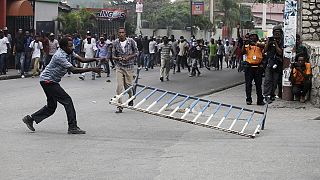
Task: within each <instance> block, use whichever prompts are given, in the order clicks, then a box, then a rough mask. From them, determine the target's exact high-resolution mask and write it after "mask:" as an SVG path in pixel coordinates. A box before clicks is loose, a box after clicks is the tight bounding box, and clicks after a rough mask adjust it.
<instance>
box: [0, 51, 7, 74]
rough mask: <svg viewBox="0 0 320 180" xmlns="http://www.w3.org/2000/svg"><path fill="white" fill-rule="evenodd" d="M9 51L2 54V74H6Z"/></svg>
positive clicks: (0, 56) (0, 57)
mask: <svg viewBox="0 0 320 180" xmlns="http://www.w3.org/2000/svg"><path fill="white" fill-rule="evenodd" d="M6 58H7V53H3V54H0V74H6V60H7V59H6Z"/></svg>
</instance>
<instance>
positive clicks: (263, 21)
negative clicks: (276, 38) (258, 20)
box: [262, 2, 267, 31]
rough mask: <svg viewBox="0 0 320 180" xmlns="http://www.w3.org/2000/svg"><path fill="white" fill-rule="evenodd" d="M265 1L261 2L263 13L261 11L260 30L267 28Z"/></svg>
mask: <svg viewBox="0 0 320 180" xmlns="http://www.w3.org/2000/svg"><path fill="white" fill-rule="evenodd" d="M266 3H267V2H265V3H263V5H262V6H263V8H262V9H263V11H262V12H263V13H262V31H266V30H267V4H266Z"/></svg>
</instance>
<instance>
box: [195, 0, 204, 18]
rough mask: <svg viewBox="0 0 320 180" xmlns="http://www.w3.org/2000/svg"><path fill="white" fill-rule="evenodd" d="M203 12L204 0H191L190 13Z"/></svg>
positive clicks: (198, 13)
mask: <svg viewBox="0 0 320 180" xmlns="http://www.w3.org/2000/svg"><path fill="white" fill-rule="evenodd" d="M203 14H204V2H203V1H193V2H192V15H203Z"/></svg>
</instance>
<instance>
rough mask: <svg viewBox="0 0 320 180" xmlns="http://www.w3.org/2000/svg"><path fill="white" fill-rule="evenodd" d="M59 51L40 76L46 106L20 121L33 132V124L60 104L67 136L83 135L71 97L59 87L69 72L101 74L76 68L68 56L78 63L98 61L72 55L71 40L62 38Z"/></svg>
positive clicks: (94, 69)
mask: <svg viewBox="0 0 320 180" xmlns="http://www.w3.org/2000/svg"><path fill="white" fill-rule="evenodd" d="M59 45H60V49H58V51H57V52H56V53H55V54H54V55H53V57H52V59H51V62H50V64H49V65H48V66H46V68H45V70H44V71H43V72H42V73H41V75H40V85H41V87H42V89H43V91H44V93H45V95H46V97H47V105H45V106H44V107H43V108H41V109H40V110H39V111H37V112H35V113H33V114H32V115H26V116H25V117H23V118H22V121H23V122H24V123H25V124H26V125H27V127H28V128H29V129H30V130H31V131H35V128H34V126H33V123H34V122H35V123H36V124H39V123H40V122H42V121H43V120H44V119H46V118H48V117H50V116H51V115H53V114H54V112H55V110H56V108H57V102H59V103H60V104H62V105H63V106H64V108H65V110H66V113H67V119H68V134H85V133H86V131H84V130H82V129H80V128H79V127H78V125H77V120H76V111H75V108H74V106H73V102H72V99H71V97H70V96H69V95H68V94H67V93H66V92H65V90H64V89H63V88H62V87H61V86H60V84H59V83H60V81H61V78H62V77H63V76H64V75H65V74H66V73H67V71H68V70H70V71H71V72H72V73H75V74H76V73H83V72H88V71H94V72H97V73H98V72H101V68H76V67H74V66H72V64H71V63H70V62H69V61H68V59H69V58H70V57H69V55H72V56H75V57H76V58H77V59H78V60H79V61H81V62H83V63H86V62H92V61H98V59H93V58H89V59H85V58H82V57H80V56H79V55H77V54H75V53H73V50H72V49H73V44H72V39H71V38H70V39H69V38H62V39H61V40H60V42H59Z"/></svg>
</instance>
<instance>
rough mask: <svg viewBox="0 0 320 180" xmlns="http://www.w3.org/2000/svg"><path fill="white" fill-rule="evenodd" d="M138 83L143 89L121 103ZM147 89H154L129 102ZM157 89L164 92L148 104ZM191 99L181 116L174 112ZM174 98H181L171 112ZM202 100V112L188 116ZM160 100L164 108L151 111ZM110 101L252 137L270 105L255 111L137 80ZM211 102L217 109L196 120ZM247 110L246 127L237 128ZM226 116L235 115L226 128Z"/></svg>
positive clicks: (261, 124)
mask: <svg viewBox="0 0 320 180" xmlns="http://www.w3.org/2000/svg"><path fill="white" fill-rule="evenodd" d="M137 87H139V88H141V89H140V90H139V91H138V92H137V93H136V94H134V95H133V96H132V97H130V98H129V99H128V100H127V101H126V102H125V103H123V104H120V103H119V102H118V100H119V98H121V97H122V96H124V95H125V94H126V93H128V92H129V91H130V90H132V89H133V88H137ZM145 90H151V92H149V93H148V94H147V95H145V97H143V98H142V100H140V101H139V102H138V103H137V104H136V105H135V106H129V105H128V103H129V102H130V101H132V100H134V99H136V98H137V97H138V96H139V95H141V94H142V92H144V91H145ZM155 93H162V94H161V95H160V96H159V97H158V96H157V97H156V100H155V101H153V102H152V103H151V102H150V101H149V103H151V104H150V105H149V104H148V103H147V102H148V100H149V99H150V98H151V97H153V95H154V94H155ZM168 95H170V96H172V95H173V96H172V97H170V98H169V99H168V100H167V101H165V102H163V101H162V100H163V99H164V98H165V97H166V96H168ZM178 98H179V99H178ZM182 98H183V99H182ZM139 99H141V98H139ZM189 100H194V101H193V102H192V103H191V104H190V105H189V106H188V107H186V108H184V110H185V111H184V113H183V114H182V116H181V117H177V116H174V114H175V113H177V111H178V110H179V109H181V108H182V107H183V106H184V105H185V104H186V103H187V102H188V101H189ZM173 102H175V103H177V102H179V104H178V105H177V106H176V107H175V108H174V109H173V111H172V112H171V113H170V114H164V113H162V112H163V111H164V110H166V108H168V107H169V106H171V105H172V104H173ZM190 102H191V101H190ZM200 102H205V105H204V107H202V108H201V109H200V111H199V112H196V113H194V115H195V117H194V116H188V114H190V113H193V112H194V111H193V109H194V108H195V107H196V106H197V105H198V104H199V103H200ZM159 103H165V104H164V105H163V106H159V107H161V108H160V109H159V110H158V111H151V108H153V107H154V106H155V105H156V104H159ZM110 104H113V105H116V106H122V107H124V108H128V109H132V110H136V111H139V112H144V113H148V114H152V115H156V116H159V117H165V118H168V119H173V120H177V121H180V122H185V123H189V124H193V125H197V126H202V127H206V128H210V129H216V130H220V131H224V132H228V133H231V134H237V135H240V136H245V137H251V138H254V137H255V136H256V134H259V133H260V131H261V130H264V125H265V121H266V118H267V109H268V105H266V106H265V109H264V112H261V111H255V110H251V109H247V108H244V107H238V106H233V105H230V104H225V103H220V102H215V101H210V100H206V99H202V98H199V97H192V96H189V95H185V94H181V93H176V92H170V91H166V90H162V89H158V88H154V87H149V86H144V85H140V84H137V83H136V84H134V85H133V86H131V87H129V88H128V89H126V90H125V91H124V92H122V93H121V94H120V95H117V96H115V97H114V98H112V99H111V101H110ZM142 104H147V105H146V109H143V108H141V107H142V106H141V105H142ZM212 104H213V105H216V107H215V108H214V110H213V112H212V113H211V114H210V116H209V117H208V118H207V119H206V121H205V122H204V123H202V122H198V121H197V120H198V119H199V118H200V117H201V116H206V115H205V114H204V112H205V111H206V110H207V109H208V108H209V107H210V105H212ZM200 106H201V105H200ZM157 107H158V106H157ZM159 107H158V108H159ZM222 107H227V108H228V109H227V111H226V112H225V113H224V115H223V117H222V118H221V119H220V121H219V122H218V124H217V125H216V126H214V125H211V123H210V124H209V122H210V121H211V120H212V119H213V117H214V116H216V115H217V114H220V113H218V112H219V111H221V109H222ZM232 110H239V112H237V113H236V112H234V113H231V112H233V111H232ZM210 111H211V110H210ZM244 112H247V113H250V114H249V116H248V117H247V118H246V122H245V124H244V125H243V127H242V128H241V131H237V130H235V129H234V127H236V129H237V128H240V127H239V126H236V124H239V123H238V121H239V119H240V117H241V116H242V115H243V113H244ZM255 114H256V115H259V118H258V117H257V118H258V119H257V121H258V124H257V123H256V122H257V121H253V117H254V115H255ZM229 116H230V117H229ZM187 117H189V119H187ZM191 117H194V118H191ZM227 118H228V119H231V118H232V120H233V121H232V122H231V125H230V126H229V127H227V128H224V127H221V125H222V124H224V121H225V120H226V119H227ZM215 119H217V118H215ZM200 121H202V120H200ZM251 122H255V123H253V124H252V123H251ZM251 124H252V125H251ZM256 124H257V125H256ZM255 125H256V126H255ZM253 128H254V129H253ZM251 130H253V133H252V134H250V133H245V131H251Z"/></svg>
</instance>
